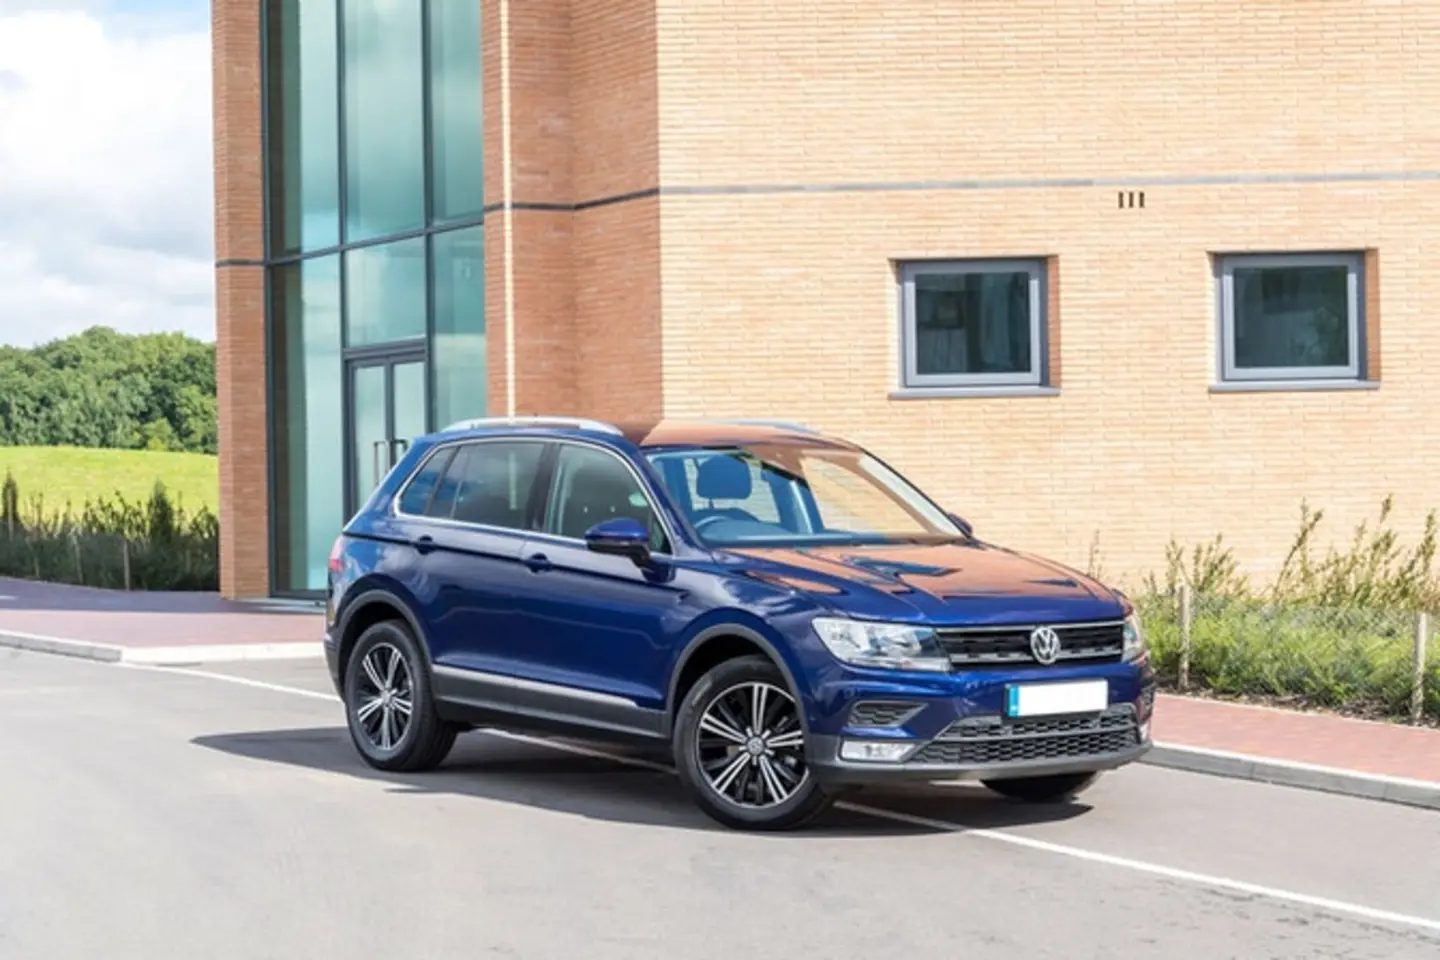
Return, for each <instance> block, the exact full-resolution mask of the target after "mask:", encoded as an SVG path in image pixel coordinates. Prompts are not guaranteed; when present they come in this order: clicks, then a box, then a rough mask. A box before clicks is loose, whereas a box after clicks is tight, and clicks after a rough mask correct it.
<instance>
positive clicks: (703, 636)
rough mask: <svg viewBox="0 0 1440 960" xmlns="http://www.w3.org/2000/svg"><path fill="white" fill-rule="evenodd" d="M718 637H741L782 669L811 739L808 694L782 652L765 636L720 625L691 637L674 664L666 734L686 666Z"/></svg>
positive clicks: (677, 709) (741, 627)
mask: <svg viewBox="0 0 1440 960" xmlns="http://www.w3.org/2000/svg"><path fill="white" fill-rule="evenodd" d="M718 637H738V638H740V639H741V640H746V641H748V642H750V643H753V644H755V646H757V647H759V648H760V649H761V651H762V652H764V654H765V655H766V656H767V657H769V658H770V660H771V662H772V663H774V664H775V666H776V667H777V668H779V670H780V672H781V674H783V675H784V677H785V684H786V686H788V687H789V688H790V694H791V696H793V697H794V698H795V702H796V704H797V705H798V706H799V707H800V710H799V713H800V724H801V726H803V727H804V729H805V733H806V735H807V736H808V735H809V733H810V721H809V719H808V718H807V717H806V716H805V694H804V692H803V691H802V690H801V689H800V685H799V684H798V683H796V681H795V673H794V671H792V670H791V669H790V665H789V664H788V663H786V662H785V658H784V657H783V656H781V655H780V651H779V649H778V648H777V647H776V646H775V644H773V643H771V642H770V640H769V639H768V638H766V637H765V635H764V634H762V633H760V632H759V631H757V630H755V629H753V628H751V627H747V626H745V625H744V624H740V623H717V624H714V625H713V626H709V627H706V628H705V629H704V630H701V631H700V632H699V633H697V634H695V636H693V637H691V638H690V642H689V643H687V644H686V645H685V649H684V651H683V652H682V653H681V654H680V659H678V660H677V661H675V668H674V669H673V670H671V671H670V682H669V684H668V685H667V686H668V690H667V692H666V696H665V699H666V710H665V727H666V735H667V736H668V735H669V734H670V732H671V730H672V729H673V728H674V724H675V718H676V717H677V716H678V715H679V713H680V701H679V698H678V697H677V693H678V691H679V686H680V677H681V676H682V675H683V674H684V673H685V666H686V664H688V663H689V662H690V658H691V657H693V656H694V655H695V654H696V653H698V652H700V650H702V649H703V648H704V647H705V645H706V644H707V643H708V642H709V641H711V640H714V639H716V638H718Z"/></svg>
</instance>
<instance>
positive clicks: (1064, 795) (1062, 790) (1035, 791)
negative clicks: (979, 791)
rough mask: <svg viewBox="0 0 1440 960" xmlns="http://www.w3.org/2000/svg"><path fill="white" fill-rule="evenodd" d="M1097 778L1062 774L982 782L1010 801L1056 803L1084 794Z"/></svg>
mask: <svg viewBox="0 0 1440 960" xmlns="http://www.w3.org/2000/svg"><path fill="white" fill-rule="evenodd" d="M1099 776H1100V774H1098V773H1062V774H1057V775H1056V776H1053V777H1016V778H1014V779H1010V780H985V781H982V782H983V783H984V784H985V786H987V787H989V788H990V789H991V790H994V791H995V792H996V793H998V794H1000V795H1001V796H1005V797H1009V798H1010V799H1012V800H1023V801H1026V802H1028V803H1058V802H1060V801H1062V800H1069V799H1070V798H1071V797H1075V796H1078V795H1079V794H1081V793H1083V792H1085V791H1086V790H1088V789H1089V788H1090V786H1091V785H1092V784H1094V783H1095V781H1096V780H1097V779H1098V778H1099Z"/></svg>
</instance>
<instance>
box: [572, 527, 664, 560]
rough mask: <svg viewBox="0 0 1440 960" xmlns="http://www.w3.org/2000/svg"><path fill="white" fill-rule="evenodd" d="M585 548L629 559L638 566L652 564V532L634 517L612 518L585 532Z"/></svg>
mask: <svg viewBox="0 0 1440 960" xmlns="http://www.w3.org/2000/svg"><path fill="white" fill-rule="evenodd" d="M585 546H586V547H588V548H589V549H591V550H593V551H594V552H596V553H609V554H613V555H615V556H619V557H629V558H630V559H631V560H633V561H635V564H636V566H641V567H644V566H649V564H650V531H649V530H647V529H646V528H645V524H643V523H641V522H640V521H639V520H636V519H635V518H634V517H612V518H610V519H609V520H602V521H600V522H599V523H597V524H595V526H593V527H591V528H590V529H589V530H586V531H585Z"/></svg>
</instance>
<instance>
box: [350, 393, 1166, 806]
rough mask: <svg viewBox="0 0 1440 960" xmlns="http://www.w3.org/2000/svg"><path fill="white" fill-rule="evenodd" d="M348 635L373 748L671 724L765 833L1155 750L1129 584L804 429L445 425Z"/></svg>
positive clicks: (1031, 792) (353, 549) (643, 735)
mask: <svg viewBox="0 0 1440 960" xmlns="http://www.w3.org/2000/svg"><path fill="white" fill-rule="evenodd" d="M325 650H326V656H327V659H328V662H329V667H330V673H331V677H332V679H333V681H334V683H335V686H336V689H337V690H338V691H339V692H340V694H341V696H342V698H343V700H344V703H345V710H346V715H347V720H348V725H349V728H350V733H351V737H352V739H353V741H354V743H355V746H356V748H357V749H358V750H359V752H360V754H361V756H362V757H363V758H364V759H365V761H366V762H367V763H369V764H371V765H372V766H374V767H377V768H379V769H382V770H391V771H418V770H424V769H428V768H433V767H435V766H437V765H438V764H440V763H441V762H442V761H443V760H444V759H445V757H446V755H447V754H448V753H449V751H450V749H451V747H452V746H453V744H454V743H455V738H456V736H457V735H458V734H459V733H461V732H463V731H465V730H470V729H475V728H477V727H485V726H489V727H496V728H512V729H529V730H537V731H547V732H556V733H563V734H569V735H573V736H581V737H586V738H589V739H613V740H617V741H618V740H630V741H641V742H648V743H651V744H660V745H665V746H667V747H668V751H669V753H670V755H671V756H673V758H674V762H675V765H676V768H677V769H678V771H679V774H680V778H681V780H682V781H683V783H684V785H685V788H686V790H687V792H688V793H689V794H690V796H691V797H693V798H694V800H695V802H696V803H697V804H698V805H699V806H700V807H701V808H702V809H703V810H704V811H705V812H706V813H707V814H709V815H710V816H711V817H713V818H714V819H715V820H717V821H719V822H721V823H723V824H726V825H728V826H731V827H735V828H743V829H783V828H788V827H793V826H796V825H798V824H800V823H802V822H804V821H806V820H808V819H809V818H811V817H813V816H814V815H815V814H817V813H818V812H820V811H821V810H823V809H824V808H825V807H826V806H827V805H828V804H829V803H830V802H831V801H832V800H833V799H834V798H835V797H836V796H837V795H838V794H840V793H841V792H843V791H845V790H847V789H849V788H851V787H855V786H858V785H861V784H865V783H875V782H881V781H891V780H902V779H920V780H952V779H973V780H979V781H981V782H983V783H984V784H986V785H987V786H988V787H990V788H991V789H993V790H995V791H997V792H998V793H1000V794H1003V795H1005V796H1008V797H1012V798H1016V799H1020V800H1027V801H1037V802H1044V801H1055V800H1060V799H1064V798H1067V797H1069V796H1072V795H1073V794H1075V793H1077V792H1078V791H1080V790H1081V789H1083V788H1085V787H1086V786H1088V785H1089V784H1090V783H1091V782H1092V781H1093V780H1094V779H1095V777H1096V776H1097V775H1098V773H1099V772H1100V771H1103V770H1108V769H1113V768H1115V767H1119V766H1121V765H1122V764H1126V763H1129V762H1131V761H1133V760H1135V759H1137V758H1138V757H1140V756H1141V755H1142V754H1144V753H1145V752H1146V751H1147V750H1148V749H1149V748H1150V734H1149V731H1150V716H1151V708H1152V704H1153V700H1154V684H1155V679H1154V673H1153V671H1152V669H1151V665H1150V661H1149V657H1148V654H1147V652H1146V647H1145V644H1144V642H1143V640H1142V636H1141V631H1140V624H1139V623H1138V622H1137V619H1136V614H1135V610H1134V608H1133V607H1132V605H1131V604H1130V603H1129V601H1127V600H1126V599H1125V597H1124V596H1123V595H1121V594H1120V593H1118V592H1116V591H1115V590H1112V589H1109V588H1107V587H1105V586H1103V585H1101V584H1099V583H1096V582H1095V581H1094V580H1091V579H1089V578H1087V577H1085V576H1083V575H1082V574H1080V573H1078V572H1076V571H1074V570H1071V569H1068V568H1066V567H1063V566H1060V565H1058V564H1055V563H1051V562H1048V561H1045V560H1041V559H1038V558H1035V557H1032V556H1026V555H1024V554H1021V553H1017V552H1015V551H1013V550H1009V549H1005V548H1003V547H999V546H996V545H994V544H991V543H986V542H983V541H982V540H980V539H977V538H976V536H975V535H974V533H973V532H972V530H971V528H970V526H969V525H968V524H967V523H966V522H965V521H964V520H962V519H960V518H959V517H957V516H955V515H953V514H949V513H947V512H945V511H944V510H942V509H941V508H940V507H939V506H937V505H936V504H935V503H934V501H932V500H931V499H929V498H928V497H927V496H926V495H925V494H923V493H922V492H921V491H919V490H918V489H916V488H915V486H913V485H912V484H910V483H909V482H907V481H906V480H905V479H904V478H903V477H902V476H900V475H899V474H898V473H896V472H895V471H894V470H893V469H891V468H890V467H888V466H887V465H886V464H885V463H883V462H882V461H881V460H879V459H878V458H876V457H875V456H873V455H872V454H870V453H868V452H866V451H865V450H864V449H862V448H861V447H859V446H856V445H855V444H853V443H848V442H846V441H844V440H841V439H837V438H835V437H829V436H823V435H821V434H818V433H815V432H813V431H810V430H807V429H805V428H804V427H800V426H793V425H785V424H774V423H758V422H751V421H745V422H677V421H662V422H659V423H652V424H645V425H638V426H616V425H612V424H608V423H600V422H596V421H592V420H583V419H571V418H562V417H520V418H508V419H488V420H479V421H469V422H466V423H462V424H457V425H455V426H453V427H450V428H447V429H445V430H442V431H440V432H439V433H436V434H432V435H428V436H425V437H420V438H418V439H416V440H415V442H414V443H413V445H412V446H411V447H410V449H409V450H408V451H407V452H406V454H405V455H404V457H403V458H402V459H401V461H400V462H399V463H398V464H397V465H396V466H395V468H394V469H393V470H392V471H391V472H390V473H389V475H388V476H386V477H385V479H384V480H383V481H382V482H381V483H380V485H379V487H378V488H377V489H376V490H375V491H374V493H373V494H372V495H371V496H370V498H369V500H368V502H366V503H365V505H364V506H363V507H362V508H361V509H360V511H359V512H358V513H357V514H356V516H355V517H354V518H353V519H352V520H351V521H350V523H349V524H348V525H347V526H346V528H345V531H344V533H343V534H342V535H341V537H340V539H339V540H338V541H337V542H336V544H335V549H334V551H333V552H332V554H331V557H330V573H329V603H328V606H327V615H326V637H325Z"/></svg>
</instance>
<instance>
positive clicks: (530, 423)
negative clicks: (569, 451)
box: [440, 416, 622, 436]
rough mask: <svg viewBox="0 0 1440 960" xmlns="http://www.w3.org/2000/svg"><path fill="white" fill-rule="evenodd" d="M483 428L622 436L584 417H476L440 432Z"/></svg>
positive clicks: (617, 430)
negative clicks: (560, 429) (554, 429)
mask: <svg viewBox="0 0 1440 960" xmlns="http://www.w3.org/2000/svg"><path fill="white" fill-rule="evenodd" d="M484 427H572V428H574V429H576V430H595V431H597V432H599V433H613V434H615V435H616V436H621V435H622V433H621V430H620V428H619V427H617V426H615V425H614V424H613V423H605V422H603V421H601V420H590V419H587V418H585V417H545V416H523V417H478V418H475V419H472V420H459V421H457V422H455V423H452V424H450V425H449V426H448V427H446V428H445V429H443V430H441V431H440V432H441V433H454V432H455V431H457V430H479V429H482V428H484Z"/></svg>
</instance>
